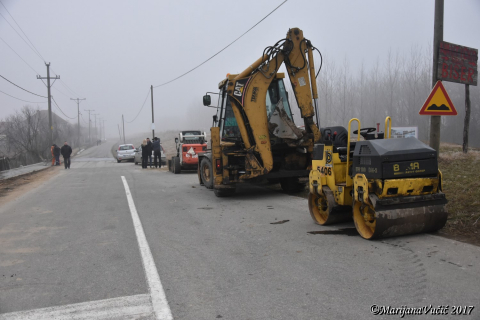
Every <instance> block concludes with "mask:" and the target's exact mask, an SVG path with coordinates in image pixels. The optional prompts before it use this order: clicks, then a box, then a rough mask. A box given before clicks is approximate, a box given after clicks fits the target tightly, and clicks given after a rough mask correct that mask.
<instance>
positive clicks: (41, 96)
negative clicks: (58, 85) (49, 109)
mask: <svg viewBox="0 0 480 320" xmlns="http://www.w3.org/2000/svg"><path fill="white" fill-rule="evenodd" d="M0 77H2V78H3V79H5V80H7V81H8V82H10V83H11V84H13V85H14V86H16V87H19V88H20V89H22V90H23V91H26V92H28V93H31V94H33V95H36V96H39V97H42V98H47V97H44V96H41V95H39V94H36V93H33V92H31V91H28V90H27V89H23V88H22V87H20V86H19V85H17V84H15V83H13V82H12V81H10V80H8V79H7V78H5V77H4V76H2V75H0Z"/></svg>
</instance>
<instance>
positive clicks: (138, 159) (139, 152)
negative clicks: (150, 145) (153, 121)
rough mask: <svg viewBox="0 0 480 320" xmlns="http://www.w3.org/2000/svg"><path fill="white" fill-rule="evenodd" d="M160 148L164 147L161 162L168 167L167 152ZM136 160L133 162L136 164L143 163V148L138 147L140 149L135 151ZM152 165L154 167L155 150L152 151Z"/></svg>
mask: <svg viewBox="0 0 480 320" xmlns="http://www.w3.org/2000/svg"><path fill="white" fill-rule="evenodd" d="M160 147H162V150H161V152H160V161H161V162H162V166H165V165H167V157H166V156H165V150H164V149H163V146H162V145H160ZM135 150H136V151H135V159H134V160H133V162H135V164H139V163H142V146H140V147H138V149H135ZM152 165H153V150H152Z"/></svg>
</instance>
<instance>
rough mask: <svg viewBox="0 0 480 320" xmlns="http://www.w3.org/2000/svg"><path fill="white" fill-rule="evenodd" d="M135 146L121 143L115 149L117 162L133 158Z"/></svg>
mask: <svg viewBox="0 0 480 320" xmlns="http://www.w3.org/2000/svg"><path fill="white" fill-rule="evenodd" d="M134 159H135V147H134V146H133V144H121V145H119V146H118V149H117V162H120V161H122V160H134Z"/></svg>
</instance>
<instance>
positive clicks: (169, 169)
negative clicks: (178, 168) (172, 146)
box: [167, 157, 173, 172]
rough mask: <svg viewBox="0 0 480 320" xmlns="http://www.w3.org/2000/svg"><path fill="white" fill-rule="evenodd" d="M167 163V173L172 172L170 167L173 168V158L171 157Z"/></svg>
mask: <svg viewBox="0 0 480 320" xmlns="http://www.w3.org/2000/svg"><path fill="white" fill-rule="evenodd" d="M167 162H168V171H170V172H173V169H172V167H173V157H172V159H168V161H167Z"/></svg>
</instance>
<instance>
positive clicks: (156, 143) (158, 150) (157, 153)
mask: <svg viewBox="0 0 480 320" xmlns="http://www.w3.org/2000/svg"><path fill="white" fill-rule="evenodd" d="M152 146H153V165H154V166H155V168H157V158H158V167H160V168H161V167H162V159H161V154H162V147H161V146H160V139H158V138H157V137H155V138H153V143H152Z"/></svg>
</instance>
